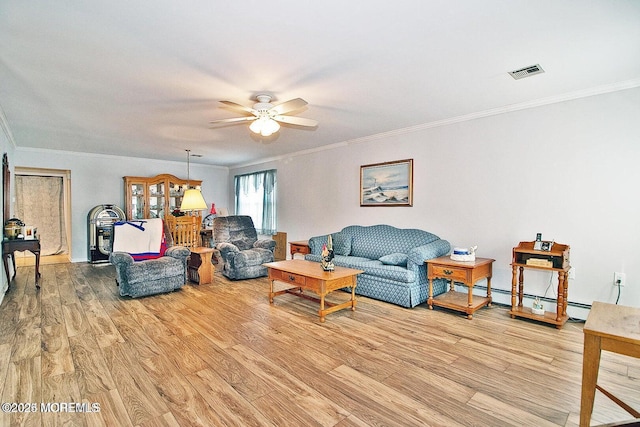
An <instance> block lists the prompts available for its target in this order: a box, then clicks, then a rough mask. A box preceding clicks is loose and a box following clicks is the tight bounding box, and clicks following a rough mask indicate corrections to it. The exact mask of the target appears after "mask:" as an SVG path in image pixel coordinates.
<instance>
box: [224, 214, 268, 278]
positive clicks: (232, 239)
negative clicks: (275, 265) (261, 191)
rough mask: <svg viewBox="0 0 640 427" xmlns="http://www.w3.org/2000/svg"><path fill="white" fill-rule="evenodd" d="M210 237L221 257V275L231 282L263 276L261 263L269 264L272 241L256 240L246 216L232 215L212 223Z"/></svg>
mask: <svg viewBox="0 0 640 427" xmlns="http://www.w3.org/2000/svg"><path fill="white" fill-rule="evenodd" d="M213 237H214V240H215V242H216V249H218V250H219V251H220V257H221V258H222V269H221V270H222V274H223V275H224V276H225V277H227V278H229V279H232V280H238V279H252V278H255V277H263V276H266V275H267V268H266V267H264V266H263V265H262V264H264V263H266V262H273V259H274V258H273V252H274V250H275V246H276V242H275V241H274V240H271V239H260V240H259V239H258V233H257V232H256V228H255V227H254V225H253V220H252V219H251V217H250V216H246V215H235V216H225V217H217V218H215V219H214V220H213Z"/></svg>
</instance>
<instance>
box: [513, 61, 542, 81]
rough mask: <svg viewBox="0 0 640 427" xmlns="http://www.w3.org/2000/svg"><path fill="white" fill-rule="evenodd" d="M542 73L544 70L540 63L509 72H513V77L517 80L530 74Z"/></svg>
mask: <svg viewBox="0 0 640 427" xmlns="http://www.w3.org/2000/svg"><path fill="white" fill-rule="evenodd" d="M541 73H544V70H543V69H542V67H541V66H540V65H539V64H536V65H530V66H528V67H525V68H522V69H520V70H516V71H510V72H509V74H511V77H513V78H514V79H516V80H518V79H524V78H525V77H529V76H533V75H534V74H541Z"/></svg>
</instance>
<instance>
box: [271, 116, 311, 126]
mask: <svg viewBox="0 0 640 427" xmlns="http://www.w3.org/2000/svg"><path fill="white" fill-rule="evenodd" d="M273 120H277V121H279V122H282V123H288V124H291V125H298V126H312V127H313V126H318V122H317V121H315V120H312V119H305V118H304V117H293V116H275V117H273Z"/></svg>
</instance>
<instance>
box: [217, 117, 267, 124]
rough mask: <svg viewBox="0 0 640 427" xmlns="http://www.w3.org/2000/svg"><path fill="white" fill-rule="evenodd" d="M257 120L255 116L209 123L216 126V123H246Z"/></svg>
mask: <svg viewBox="0 0 640 427" xmlns="http://www.w3.org/2000/svg"><path fill="white" fill-rule="evenodd" d="M255 119H257V117H255V116H248V117H234V118H231V119H220V120H212V121H210V122H209V123H210V124H212V125H213V124H216V123H233V122H246V121H250V120H255Z"/></svg>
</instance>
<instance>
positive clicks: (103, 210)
mask: <svg viewBox="0 0 640 427" xmlns="http://www.w3.org/2000/svg"><path fill="white" fill-rule="evenodd" d="M124 220H125V215H124V211H123V210H122V209H120V208H119V207H117V206H116V205H98V206H96V207H95V208H93V209H91V210H90V211H89V215H88V216H87V222H88V227H89V230H88V231H89V236H88V243H89V262H90V263H97V262H107V261H109V253H110V252H111V233H112V231H113V224H114V223H115V222H118V221H124Z"/></svg>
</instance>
